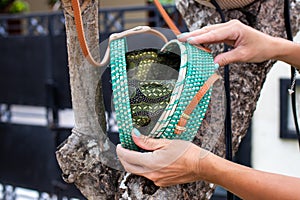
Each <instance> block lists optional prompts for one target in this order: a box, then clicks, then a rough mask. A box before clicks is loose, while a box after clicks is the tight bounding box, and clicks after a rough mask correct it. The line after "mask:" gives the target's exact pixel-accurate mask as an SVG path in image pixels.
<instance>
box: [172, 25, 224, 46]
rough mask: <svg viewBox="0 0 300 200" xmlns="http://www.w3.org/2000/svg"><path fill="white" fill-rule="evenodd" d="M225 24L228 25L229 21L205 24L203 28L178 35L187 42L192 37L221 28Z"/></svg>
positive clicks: (182, 40) (179, 38)
mask: <svg viewBox="0 0 300 200" xmlns="http://www.w3.org/2000/svg"><path fill="white" fill-rule="evenodd" d="M224 26H227V23H220V24H214V25H210V26H205V27H203V28H201V29H197V30H194V31H191V32H186V33H182V34H180V35H178V36H177V38H178V40H179V41H181V42H185V41H186V40H187V39H188V38H190V37H195V36H198V35H202V34H205V33H208V32H209V31H211V30H214V29H219V28H221V27H224Z"/></svg>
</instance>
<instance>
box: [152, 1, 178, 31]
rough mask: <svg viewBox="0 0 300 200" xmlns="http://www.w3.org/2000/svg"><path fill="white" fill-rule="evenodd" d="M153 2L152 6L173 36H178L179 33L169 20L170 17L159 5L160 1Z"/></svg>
mask: <svg viewBox="0 0 300 200" xmlns="http://www.w3.org/2000/svg"><path fill="white" fill-rule="evenodd" d="M153 2H154V5H155V6H156V8H157V9H158V11H159V13H160V14H161V16H162V17H163V19H164V20H165V22H166V23H167V25H168V26H169V28H170V29H171V30H172V31H173V33H174V34H175V35H179V34H180V33H181V32H180V30H179V29H178V28H177V26H176V25H175V23H174V22H173V20H172V19H171V18H170V16H169V15H168V13H167V12H166V10H165V9H164V7H163V6H162V5H161V3H160V1H159V0H153Z"/></svg>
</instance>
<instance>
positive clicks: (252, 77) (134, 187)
mask: <svg viewBox="0 0 300 200" xmlns="http://www.w3.org/2000/svg"><path fill="white" fill-rule="evenodd" d="M62 3H63V5H64V8H65V9H64V14H65V19H66V34H67V46H68V47H67V48H68V61H69V73H70V85H71V91H72V103H73V110H74V114H75V127H74V129H73V131H72V134H71V135H70V137H69V138H68V139H67V140H66V141H65V142H64V143H63V144H62V145H61V146H60V147H59V149H58V151H57V152H56V156H57V160H58V162H59V165H60V167H61V169H62V171H63V175H62V176H63V178H64V180H65V181H66V182H68V183H74V184H75V185H76V186H77V187H78V188H79V190H80V191H81V192H82V194H83V195H84V196H85V197H86V198H87V199H97V200H99V199H105V200H106V199H171V200H173V199H209V198H210V197H211V196H212V194H213V191H214V187H215V186H214V185H213V184H209V183H206V182H203V181H199V182H195V183H189V184H183V185H176V186H172V187H167V188H160V187H157V186H155V185H154V184H153V183H152V182H151V181H149V180H147V179H145V178H143V177H139V176H135V175H131V174H127V173H125V172H122V171H120V170H119V169H120V166H119V165H117V163H118V161H117V160H116V155H115V146H114V145H112V144H111V143H110V142H109V140H108V139H107V137H106V134H105V130H106V129H105V127H106V125H105V113H104V106H103V99H102V96H101V94H102V92H101V91H102V88H101V84H98V83H99V81H100V77H101V73H102V71H101V69H100V68H95V67H93V66H91V65H90V64H88V62H86V60H85V58H84V57H83V55H82V52H81V49H80V47H79V43H78V40H77V33H76V29H75V24H74V18H73V14H72V10H71V9H70V0H63V1H62ZM81 4H82V5H83V6H82V16H83V22H84V30H85V34H86V38H87V42H88V45H89V47H90V48H91V49H98V44H99V38H98V35H99V33H98V1H97V0H87V1H84V3H83V2H81ZM177 8H178V9H179V11H180V12H181V14H182V16H183V18H184V19H185V21H186V23H187V25H188V27H189V28H190V30H194V29H197V28H201V27H203V26H205V25H208V24H215V23H219V22H220V21H221V19H220V17H219V14H218V13H217V12H216V10H214V9H212V8H207V7H204V6H202V5H200V4H198V3H197V2H195V1H194V0H181V1H177ZM299 10H300V5H299V2H297V3H296V2H294V4H293V6H292V8H291V11H292V15H291V16H293V18H292V25H293V30H294V33H295V32H296V30H298V27H299V23H300V20H299V16H300V15H299ZM224 15H225V17H226V19H227V20H230V19H239V20H241V21H242V22H243V23H245V24H248V25H250V26H252V27H254V28H256V29H258V30H260V31H263V32H265V33H267V34H270V35H273V36H278V37H286V35H285V26H284V18H283V2H282V1H280V0H261V1H255V2H254V3H252V4H251V5H248V6H246V7H244V8H239V9H233V10H224ZM211 48H212V49H213V52H214V53H218V52H220V51H222V48H223V47H222V45H213V46H211ZM97 52H98V51H96V53H94V55H93V56H94V57H96V58H99V57H100V55H99V53H97ZM274 62H275V61H268V62H264V63H258V64H248V63H245V64H231V65H230V95H231V109H232V110H231V111H232V131H233V139H232V143H233V149H234V152H236V151H237V149H238V146H239V144H240V142H241V140H242V138H243V137H244V136H245V134H246V132H247V129H248V127H249V125H250V122H251V118H252V115H253V112H254V110H255V108H256V102H257V100H258V98H259V95H260V91H261V88H262V87H263V83H264V81H265V78H266V75H267V73H268V72H269V70H270V69H271V67H272V65H273V64H274ZM217 109H222V108H214V109H213V110H214V111H215V110H217ZM211 114H212V113H211V112H208V116H207V117H210V116H211ZM211 134H213V130H211V129H210V132H209V131H208V129H206V128H205V125H203V126H202V127H201V128H200V131H199V132H198V134H197V136H196V138H195V141H194V142H195V143H196V144H198V145H201V146H202V147H204V148H207V149H209V150H211V151H212V152H214V153H215V154H217V155H219V156H222V157H224V155H225V144H224V134H223V131H221V133H220V134H217V137H211ZM212 139H213V140H215V141H214V142H213V144H214V145H210V144H212V141H211V140H212ZM108 166H113V167H108Z"/></svg>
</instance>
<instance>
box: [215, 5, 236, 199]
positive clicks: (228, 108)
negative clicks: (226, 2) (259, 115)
mask: <svg viewBox="0 0 300 200" xmlns="http://www.w3.org/2000/svg"><path fill="white" fill-rule="evenodd" d="M211 3H212V4H213V5H214V6H215V8H216V10H217V12H218V13H219V15H220V17H221V20H222V22H223V23H224V22H226V19H225V16H224V13H223V11H222V9H221V7H220V6H219V4H218V3H217V2H216V1H215V0H211ZM227 51H228V46H227V45H226V44H225V45H224V52H227ZM229 71H230V69H229V65H225V66H224V87H225V96H226V117H225V145H226V159H227V160H230V161H232V160H233V155H232V154H233V153H232V126H231V99H230V74H229ZM233 199H234V195H233V193H231V192H230V191H227V200H233Z"/></svg>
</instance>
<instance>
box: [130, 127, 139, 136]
mask: <svg viewBox="0 0 300 200" xmlns="http://www.w3.org/2000/svg"><path fill="white" fill-rule="evenodd" d="M132 131H133V134H134V135H135V136H136V137H140V136H141V133H140V131H139V130H138V129H136V128H133V129H132Z"/></svg>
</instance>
